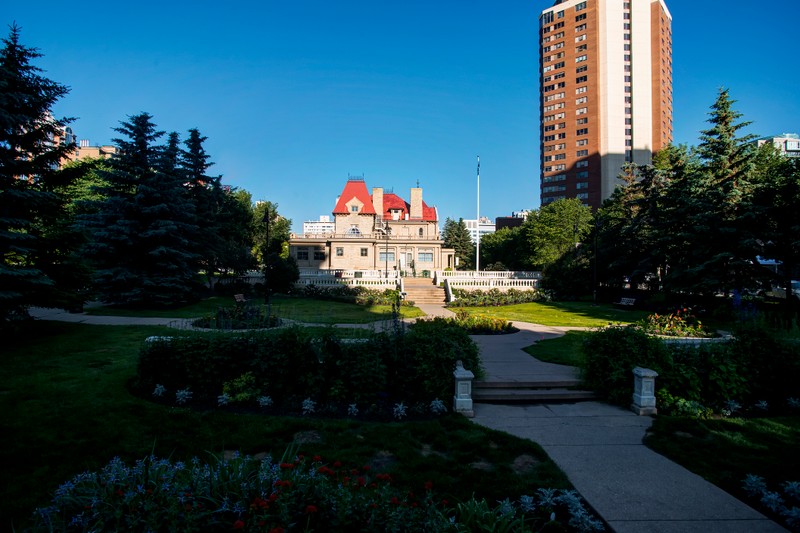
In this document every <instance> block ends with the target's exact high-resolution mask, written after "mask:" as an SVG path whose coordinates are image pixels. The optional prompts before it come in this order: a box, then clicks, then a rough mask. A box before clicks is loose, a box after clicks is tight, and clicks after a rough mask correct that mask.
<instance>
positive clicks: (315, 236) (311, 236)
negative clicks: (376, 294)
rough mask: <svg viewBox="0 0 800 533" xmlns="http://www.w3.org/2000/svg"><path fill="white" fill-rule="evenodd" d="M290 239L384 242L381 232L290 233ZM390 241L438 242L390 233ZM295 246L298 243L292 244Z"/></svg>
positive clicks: (427, 238)
mask: <svg viewBox="0 0 800 533" xmlns="http://www.w3.org/2000/svg"><path fill="white" fill-rule="evenodd" d="M291 239H292V240H296V241H303V240H308V241H313V240H339V239H348V240H358V239H361V240H369V241H385V240H386V234H385V233H383V232H373V233H357V234H352V233H308V234H306V233H299V234H298V233H292V234H291ZM389 240H390V241H409V240H411V241H438V240H439V235H422V236H420V235H412V234H408V235H400V234H397V233H390V234H389ZM292 244H295V245H297V244H298V243H292Z"/></svg>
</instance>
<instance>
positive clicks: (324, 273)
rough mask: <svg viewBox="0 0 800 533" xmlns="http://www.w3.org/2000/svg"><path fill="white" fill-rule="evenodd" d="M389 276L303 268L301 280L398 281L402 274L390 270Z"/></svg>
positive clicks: (335, 269) (372, 272) (375, 272)
mask: <svg viewBox="0 0 800 533" xmlns="http://www.w3.org/2000/svg"><path fill="white" fill-rule="evenodd" d="M388 274H389V275H388V276H387V275H386V271H385V270H354V269H345V268H330V269H321V268H311V267H301V268H300V277H301V278H357V279H360V278H389V279H397V278H398V277H399V276H400V273H399V272H398V271H396V270H390V271H389V273H388Z"/></svg>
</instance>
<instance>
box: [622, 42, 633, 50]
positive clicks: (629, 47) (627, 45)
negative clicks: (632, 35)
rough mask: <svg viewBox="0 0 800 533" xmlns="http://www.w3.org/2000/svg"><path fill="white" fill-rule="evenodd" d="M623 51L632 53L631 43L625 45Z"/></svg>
mask: <svg viewBox="0 0 800 533" xmlns="http://www.w3.org/2000/svg"><path fill="white" fill-rule="evenodd" d="M622 49H623V50H625V51H626V52H630V51H631V43H625V44H624V45H622Z"/></svg>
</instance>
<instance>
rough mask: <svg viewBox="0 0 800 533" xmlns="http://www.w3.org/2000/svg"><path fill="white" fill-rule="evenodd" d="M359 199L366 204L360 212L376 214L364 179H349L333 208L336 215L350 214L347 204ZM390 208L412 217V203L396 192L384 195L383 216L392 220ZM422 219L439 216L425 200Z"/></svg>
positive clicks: (403, 216)
mask: <svg viewBox="0 0 800 533" xmlns="http://www.w3.org/2000/svg"><path fill="white" fill-rule="evenodd" d="M353 198H355V199H357V200H358V201H359V202H361V203H362V204H364V207H363V208H362V209H361V211H359V214H364V215H376V214H377V213H376V212H375V205H374V204H373V203H372V196H371V195H370V194H369V191H368V190H367V184H366V182H365V181H364V180H362V179H349V180H347V184H346V185H345V186H344V190H343V191H342V194H341V195H340V196H339V200H338V201H337V202H336V207H334V208H333V214H334V215H349V214H350V209H348V208H347V204H348V203H349V202H350V201H351V200H352V199H353ZM390 209H399V210H400V212H401V214H400V218H401V219H405V218H406V215H408V216H409V218H411V204H409V203H408V202H406V201H405V200H403V199H402V198H400V197H399V196H397V195H396V194H394V193H384V195H383V213H382V215H383V218H384V219H388V220H391V219H392V215H391V213H390V212H389V210H390ZM422 220H424V221H426V222H436V221H437V220H438V216H437V213H436V208H435V207H429V206H428V204H426V203H425V201H424V200H423V201H422Z"/></svg>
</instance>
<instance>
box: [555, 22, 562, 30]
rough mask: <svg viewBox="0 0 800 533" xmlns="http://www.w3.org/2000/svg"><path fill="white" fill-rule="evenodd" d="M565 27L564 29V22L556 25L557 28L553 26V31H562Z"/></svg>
mask: <svg viewBox="0 0 800 533" xmlns="http://www.w3.org/2000/svg"><path fill="white" fill-rule="evenodd" d="M563 27H564V23H563V22H559V23H558V24H556V25H555V26H553V29H554V30H559V29H561V28H563Z"/></svg>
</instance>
